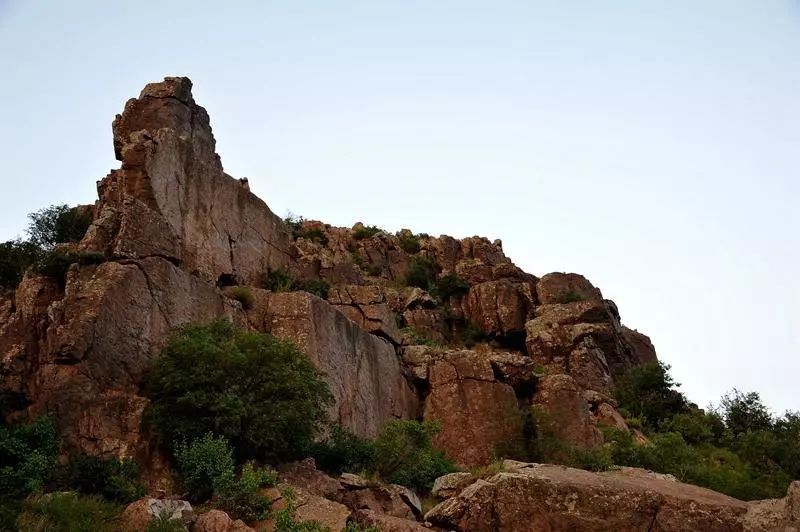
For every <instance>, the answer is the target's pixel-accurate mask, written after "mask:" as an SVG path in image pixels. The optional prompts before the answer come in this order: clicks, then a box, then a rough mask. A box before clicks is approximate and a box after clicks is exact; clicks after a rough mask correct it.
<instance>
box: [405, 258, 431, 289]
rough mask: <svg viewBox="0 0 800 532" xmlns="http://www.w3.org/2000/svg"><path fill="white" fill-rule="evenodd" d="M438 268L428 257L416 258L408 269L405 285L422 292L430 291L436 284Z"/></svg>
mask: <svg viewBox="0 0 800 532" xmlns="http://www.w3.org/2000/svg"><path fill="white" fill-rule="evenodd" d="M438 273H439V267H438V266H437V265H436V263H435V262H433V260H431V259H430V258H428V257H416V258H414V261H413V262H412V263H411V265H410V266H409V268H408V271H407V272H406V277H405V283H406V285H408V286H416V287H418V288H422V289H423V290H431V289H432V288H433V286H434V285H435V283H436V275H437V274H438Z"/></svg>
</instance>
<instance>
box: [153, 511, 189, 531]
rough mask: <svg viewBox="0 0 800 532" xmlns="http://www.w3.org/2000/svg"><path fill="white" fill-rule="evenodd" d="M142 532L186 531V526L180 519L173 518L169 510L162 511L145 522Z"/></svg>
mask: <svg viewBox="0 0 800 532" xmlns="http://www.w3.org/2000/svg"><path fill="white" fill-rule="evenodd" d="M144 532H186V526H185V525H184V524H183V520H182V519H179V518H173V517H172V513H171V512H169V511H162V512H161V514H160V515H157V516H155V517H153V519H151V520H150V522H149V523H147V528H145V529H144Z"/></svg>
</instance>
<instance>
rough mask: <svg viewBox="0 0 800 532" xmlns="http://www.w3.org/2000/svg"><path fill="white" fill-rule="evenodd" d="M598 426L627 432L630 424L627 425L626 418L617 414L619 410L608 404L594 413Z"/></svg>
mask: <svg viewBox="0 0 800 532" xmlns="http://www.w3.org/2000/svg"><path fill="white" fill-rule="evenodd" d="M594 417H595V420H597V425H598V426H602V427H611V428H615V429H620V430H624V431H626V432H627V430H628V424H627V423H625V418H623V417H622V415H621V414H620V413H619V412H617V409H616V408H614V407H613V406H611V405H610V404H608V403H601V404H600V405H599V406H598V407H597V410H596V411H595V413H594Z"/></svg>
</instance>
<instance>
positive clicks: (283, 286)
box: [263, 268, 294, 292]
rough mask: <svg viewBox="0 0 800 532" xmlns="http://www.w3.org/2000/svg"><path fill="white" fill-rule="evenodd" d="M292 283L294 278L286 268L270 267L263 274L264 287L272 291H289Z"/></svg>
mask: <svg viewBox="0 0 800 532" xmlns="http://www.w3.org/2000/svg"><path fill="white" fill-rule="evenodd" d="M293 284H294V279H293V278H292V276H291V274H289V272H288V271H287V270H286V268H275V269H272V268H270V269H269V270H267V275H265V276H264V283H263V286H264V288H266V289H267V290H271V291H273V292H289V291H290V290H292V285H293Z"/></svg>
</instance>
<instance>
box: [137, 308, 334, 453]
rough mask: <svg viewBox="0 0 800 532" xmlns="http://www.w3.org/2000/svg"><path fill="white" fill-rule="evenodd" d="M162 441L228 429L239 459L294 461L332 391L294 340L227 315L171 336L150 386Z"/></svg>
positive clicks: (151, 416)
mask: <svg viewBox="0 0 800 532" xmlns="http://www.w3.org/2000/svg"><path fill="white" fill-rule="evenodd" d="M146 389H147V394H148V396H149V397H150V399H151V402H150V405H149V410H148V413H147V419H148V420H149V421H150V423H152V425H153V426H154V427H155V428H156V431H157V433H158V435H159V437H160V438H161V441H162V442H164V443H167V444H172V443H173V442H176V441H192V440H194V439H198V438H201V437H203V436H204V435H206V434H207V433H209V432H211V433H213V434H216V435H220V436H224V437H225V438H227V439H228V441H229V442H230V443H231V445H232V446H233V449H234V454H235V455H236V456H237V458H239V459H240V460H246V459H251V458H261V459H266V460H287V459H292V458H296V457H298V456H299V455H300V453H301V452H302V451H303V450H304V449H307V448H308V447H309V445H310V443H311V441H312V440H313V438H314V436H315V435H316V434H317V432H318V430H319V428H320V425H321V424H322V423H323V422H324V421H325V420H326V410H327V406H328V405H329V404H330V402H331V395H330V392H329V391H328V387H327V384H326V383H325V381H324V380H322V378H321V377H320V375H319V374H318V373H317V371H316V369H315V368H314V366H313V365H312V364H311V362H310V361H309V360H308V358H306V357H305V356H304V355H303V354H302V353H301V352H300V350H299V349H298V348H297V347H296V346H295V345H294V344H292V343H291V342H288V341H283V340H279V339H277V338H275V337H274V336H272V335H268V334H260V333H255V332H246V331H241V330H237V329H235V328H234V327H233V325H232V324H231V323H230V322H228V321H227V320H225V319H219V320H216V321H214V322H212V323H211V324H208V325H188V326H185V327H183V328H181V329H179V330H178V331H177V332H176V333H174V334H173V336H172V337H171V338H170V340H169V342H168V343H167V346H166V348H165V350H164V353H163V355H162V356H161V358H159V359H158V360H157V361H156V363H155V366H154V367H153V370H152V372H151V375H150V378H149V381H148V383H147V386H146Z"/></svg>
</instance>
